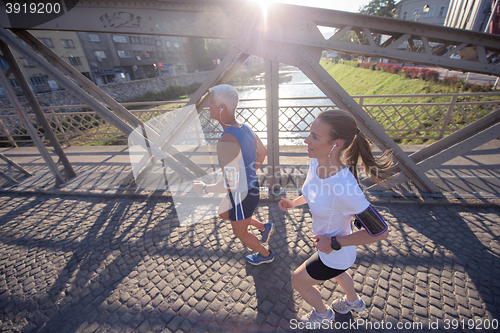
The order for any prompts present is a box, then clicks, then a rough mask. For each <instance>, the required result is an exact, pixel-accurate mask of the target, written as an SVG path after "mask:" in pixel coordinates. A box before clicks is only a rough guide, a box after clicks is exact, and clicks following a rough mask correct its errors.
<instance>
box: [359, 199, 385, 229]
mask: <svg viewBox="0 0 500 333" xmlns="http://www.w3.org/2000/svg"><path fill="white" fill-rule="evenodd" d="M354 216H355V217H356V220H355V221H354V225H355V226H356V227H357V228H358V229H361V227H363V228H365V229H366V231H368V233H369V234H370V236H378V235H380V234H382V233H384V232H385V231H386V230H387V223H385V221H384V218H383V217H382V216H380V214H379V213H378V212H377V210H376V209H375V208H374V207H373V206H372V205H370V206H368V208H367V209H365V210H364V211H362V212H361V213H359V214H354Z"/></svg>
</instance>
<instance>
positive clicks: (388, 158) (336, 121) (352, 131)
mask: <svg viewBox="0 0 500 333" xmlns="http://www.w3.org/2000/svg"><path fill="white" fill-rule="evenodd" d="M318 119H321V121H324V122H326V123H327V124H328V125H329V126H330V139H331V140H336V139H342V140H343V141H344V144H343V147H342V149H343V150H344V152H343V154H344V155H343V157H344V161H345V163H346V164H347V165H348V167H349V168H350V169H351V172H352V174H353V175H354V177H356V180H357V181H358V183H359V178H358V168H357V166H358V162H359V159H360V158H361V167H362V169H363V172H364V173H365V174H366V175H367V176H370V177H371V178H372V179H373V180H374V181H375V182H377V183H378V184H381V185H384V182H385V181H386V180H387V179H389V178H391V177H392V172H391V169H392V167H393V158H392V154H393V153H392V151H391V150H388V151H385V152H384V153H383V154H382V156H380V157H375V156H373V153H372V149H371V146H370V143H369V142H368V140H367V139H366V137H365V135H364V134H363V132H360V131H359V129H358V124H357V123H356V120H355V119H354V117H353V116H352V115H351V114H350V113H349V112H347V111H344V110H339V109H336V110H327V111H324V112H322V113H320V114H319V115H318Z"/></svg>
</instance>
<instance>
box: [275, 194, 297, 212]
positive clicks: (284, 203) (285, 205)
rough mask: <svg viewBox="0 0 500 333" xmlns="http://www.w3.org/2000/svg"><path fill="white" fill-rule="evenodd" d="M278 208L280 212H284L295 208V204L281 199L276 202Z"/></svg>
mask: <svg viewBox="0 0 500 333" xmlns="http://www.w3.org/2000/svg"><path fill="white" fill-rule="evenodd" d="M278 206H279V207H280V209H281V210H282V211H285V210H287V209H289V208H295V203H294V202H293V200H290V199H287V198H283V197H281V200H280V202H278Z"/></svg>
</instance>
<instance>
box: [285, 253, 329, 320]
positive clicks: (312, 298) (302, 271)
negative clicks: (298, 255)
mask: <svg viewBox="0 0 500 333" xmlns="http://www.w3.org/2000/svg"><path fill="white" fill-rule="evenodd" d="M321 282H322V281H318V280H315V279H313V278H312V277H311V276H309V273H307V270H306V262H303V263H302V265H300V266H299V268H297V269H296V270H295V272H293V275H292V286H293V287H294V288H295V290H297V291H298V292H299V294H300V296H302V299H304V301H306V302H307V303H308V304H309V305H311V306H312V307H314V308H315V309H316V311H318V312H319V313H321V314H325V313H326V311H327V308H326V306H325V304H323V299H322V298H321V293H320V292H319V290H318V288H316V286H315V285H316V284H319V283H321Z"/></svg>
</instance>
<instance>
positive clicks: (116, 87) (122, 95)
mask: <svg viewBox="0 0 500 333" xmlns="http://www.w3.org/2000/svg"><path fill="white" fill-rule="evenodd" d="M210 73H211V72H198V73H189V74H182V75H174V76H164V77H157V78H153V79H144V80H136V81H125V82H120V83H112V84H107V85H103V86H100V88H101V89H102V90H104V91H105V92H106V93H107V94H108V95H110V96H111V97H113V98H114V99H116V100H117V101H119V102H123V101H125V100H130V99H132V98H134V97H136V96H140V95H142V94H144V93H146V92H148V91H153V92H157V91H161V90H162V89H164V88H165V87H167V86H170V85H173V84H179V85H182V86H188V85H190V84H193V83H200V84H201V83H202V82H204V81H205V80H206V79H207V78H208V76H209V75H210ZM1 98H2V99H0V108H9V107H12V105H11V104H10V101H9V100H8V99H7V98H6V97H5V96H3V97H1ZM18 98H19V100H20V102H21V104H22V105H23V106H26V105H28V103H27V101H26V98H25V97H24V96H19V97H18ZM36 98H37V100H38V103H40V105H41V106H49V105H76V104H82V102H80V100H79V99H78V98H76V97H75V96H74V95H73V94H71V93H70V92H69V91H67V90H59V91H53V92H50V93H43V94H38V95H36ZM2 113H4V112H2ZM6 113H7V112H6ZM8 113H12V112H8Z"/></svg>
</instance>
